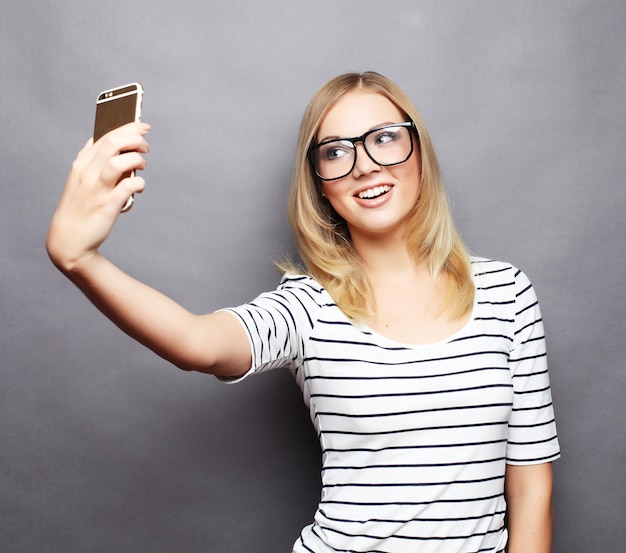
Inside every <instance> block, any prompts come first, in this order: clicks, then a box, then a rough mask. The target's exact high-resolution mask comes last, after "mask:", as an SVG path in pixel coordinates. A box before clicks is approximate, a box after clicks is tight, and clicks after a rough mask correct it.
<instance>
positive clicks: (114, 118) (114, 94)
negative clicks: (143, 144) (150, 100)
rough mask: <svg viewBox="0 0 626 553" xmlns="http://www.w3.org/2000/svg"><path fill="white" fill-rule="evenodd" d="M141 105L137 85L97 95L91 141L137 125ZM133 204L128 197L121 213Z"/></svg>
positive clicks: (141, 90)
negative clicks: (131, 124) (118, 129)
mask: <svg viewBox="0 0 626 553" xmlns="http://www.w3.org/2000/svg"><path fill="white" fill-rule="evenodd" d="M142 104H143V87H142V86H141V84H139V83H130V84H127V85H124V86H119V87H116V88H112V89H109V90H105V91H103V92H101V93H100V94H98V99H97V101H96V120H95V123H94V130H93V141H94V142H96V141H97V140H98V139H100V138H101V137H102V136H104V135H105V134H106V133H108V132H109V131H112V130H113V129H116V128H118V127H121V126H122V125H125V124H126V123H133V122H135V123H138V122H139V120H140V118H141V107H142ZM129 176H134V171H133V172H131V173H129V174H127V175H124V177H129ZM133 203H134V197H133V196H130V197H129V198H128V200H127V201H126V204H125V205H124V207H123V208H122V213H124V212H126V211H128V210H129V209H130V208H131V207H132V205H133Z"/></svg>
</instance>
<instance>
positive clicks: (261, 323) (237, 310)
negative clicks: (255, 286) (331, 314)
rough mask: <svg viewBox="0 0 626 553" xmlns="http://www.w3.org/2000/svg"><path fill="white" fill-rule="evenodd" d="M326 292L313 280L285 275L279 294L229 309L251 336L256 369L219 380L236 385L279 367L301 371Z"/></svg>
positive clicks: (253, 362) (268, 294)
mask: <svg viewBox="0 0 626 553" xmlns="http://www.w3.org/2000/svg"><path fill="white" fill-rule="evenodd" d="M322 292H323V290H322V288H321V287H320V286H319V285H318V284H317V283H316V282H315V281H314V280H313V279H311V278H310V277H307V276H302V275H285V276H284V277H283V279H282V281H281V284H280V286H279V287H278V288H277V289H276V290H275V291H273V292H267V293H264V294H261V295H260V296H258V297H257V298H256V299H254V300H253V301H251V302H248V303H246V304H243V305H240V306H239V307H233V308H228V309H225V310H224V311H228V312H230V313H232V314H234V315H235V316H236V317H237V318H238V319H239V321H240V323H241V324H242V325H243V327H244V330H245V331H246V334H247V335H248V340H249V341H250V348H251V351H252V365H251V367H250V369H249V370H248V371H247V372H246V373H245V374H244V375H243V376H241V377H237V378H228V377H218V378H219V379H220V380H221V381H223V382H227V383H232V382H239V381H241V380H243V379H244V378H246V377H247V376H249V375H251V374H256V373H261V372H265V371H268V370H271V369H275V368H279V367H286V368H288V369H290V370H292V371H297V370H298V368H299V366H300V364H301V361H302V356H303V349H304V342H305V341H306V339H307V337H308V335H309V334H310V332H311V329H312V328H313V324H314V321H315V319H316V318H317V312H318V311H319V309H320V305H321V302H322Z"/></svg>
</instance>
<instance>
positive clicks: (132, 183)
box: [46, 123, 150, 273]
mask: <svg viewBox="0 0 626 553" xmlns="http://www.w3.org/2000/svg"><path fill="white" fill-rule="evenodd" d="M149 131H150V126H149V125H147V124H145V123H129V124H128V125H124V126H123V127H120V128H118V129H115V130H113V131H111V132H109V133H108V134H106V135H105V136H103V137H102V138H101V139H100V140H98V142H96V143H95V144H94V143H93V140H92V139H90V140H89V141H88V142H87V144H85V146H84V148H83V149H82V150H81V151H80V152H79V153H78V156H77V157H76V159H75V160H74V163H73V164H72V169H71V171H70V175H69V177H68V179H67V183H66V185H65V191H64V192H63V196H62V197H61V201H60V202H59V206H58V207H57V210H56V212H55V214H54V217H53V218H52V223H51V224H50V229H49V231H48V237H47V240H46V248H47V250H48V254H49V255H50V259H51V260H52V262H53V263H54V264H55V265H56V266H57V267H58V268H59V269H60V270H61V271H62V272H64V273H69V272H72V271H73V270H75V269H76V268H77V267H78V266H79V265H80V264H81V263H84V262H85V261H88V260H89V259H90V258H92V257H93V256H94V255H95V254H96V253H97V251H98V248H99V247H100V245H101V244H102V243H103V242H104V241H105V240H106V238H107V237H108V236H109V234H110V232H111V230H112V228H113V225H114V224H115V221H116V220H117V217H118V216H119V214H120V210H121V209H122V207H123V206H124V204H125V203H126V201H127V200H128V198H129V197H130V196H131V195H132V194H137V193H140V192H142V191H143V189H144V186H145V181H144V179H143V178H141V177H138V176H134V177H129V176H126V175H128V174H129V173H130V172H131V171H137V170H141V169H145V167H146V162H145V160H144V158H143V155H142V154H145V153H147V152H148V150H149V148H148V143H147V142H146V140H145V138H144V137H145V135H146V134H147V133H148V132H149ZM122 152H123V153H122Z"/></svg>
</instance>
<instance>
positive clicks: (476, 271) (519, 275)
mask: <svg viewBox="0 0 626 553" xmlns="http://www.w3.org/2000/svg"><path fill="white" fill-rule="evenodd" d="M470 261H471V266H472V275H473V278H474V283H475V286H476V289H477V290H481V289H482V290H486V289H495V288H512V289H514V290H515V293H516V294H520V293H522V292H524V291H525V290H527V289H532V288H533V287H532V284H531V282H530V280H529V278H528V277H527V276H526V274H525V273H524V271H522V270H521V269H519V268H518V267H517V266H515V265H513V264H512V263H509V262H508V261H498V260H496V259H490V258H486V257H478V256H471V258H470Z"/></svg>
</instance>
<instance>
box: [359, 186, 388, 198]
mask: <svg viewBox="0 0 626 553" xmlns="http://www.w3.org/2000/svg"><path fill="white" fill-rule="evenodd" d="M390 190H391V186H389V185H388V184H385V185H383V186H375V187H374V188H369V189H367V190H363V192H359V198H361V199H362V200H371V199H372V198H378V196H381V195H383V194H385V193H386V192H389V191H390Z"/></svg>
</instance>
